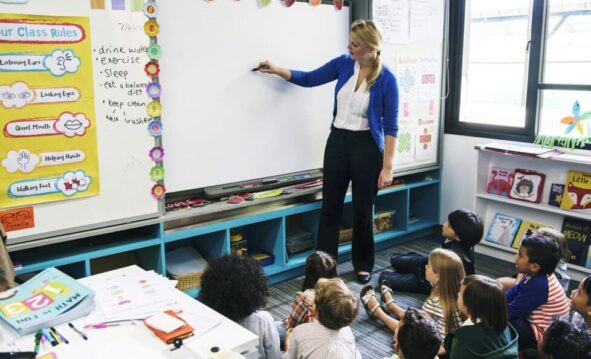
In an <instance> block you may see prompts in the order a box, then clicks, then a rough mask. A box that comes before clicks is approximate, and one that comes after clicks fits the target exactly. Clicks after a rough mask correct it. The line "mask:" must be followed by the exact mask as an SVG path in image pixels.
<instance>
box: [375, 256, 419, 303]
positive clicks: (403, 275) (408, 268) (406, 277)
mask: <svg viewBox="0 0 591 359" xmlns="http://www.w3.org/2000/svg"><path fill="white" fill-rule="evenodd" d="M428 262H429V257H427V256H425V255H422V254H420V253H414V252H409V253H393V254H392V255H391V256H390V264H392V267H393V268H394V271H393V272H392V271H383V272H382V273H381V274H380V278H378V283H380V284H381V283H382V281H384V280H385V281H387V282H388V285H389V286H390V288H392V289H394V290H399V291H404V292H413V293H423V294H429V293H431V284H430V283H429V282H427V279H426V278H425V266H426V265H427V263H428Z"/></svg>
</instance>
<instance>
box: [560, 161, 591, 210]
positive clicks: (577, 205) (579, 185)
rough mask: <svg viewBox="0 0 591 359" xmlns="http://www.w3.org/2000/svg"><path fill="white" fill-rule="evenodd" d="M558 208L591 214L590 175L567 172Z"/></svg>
mask: <svg viewBox="0 0 591 359" xmlns="http://www.w3.org/2000/svg"><path fill="white" fill-rule="evenodd" d="M560 208H562V209H571V210H572V209H582V210H587V211H590V212H591V173H584V172H580V171H568V174H567V176H566V183H565V185H564V193H563V194H562V201H561V202H560Z"/></svg>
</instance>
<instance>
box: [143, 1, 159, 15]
mask: <svg viewBox="0 0 591 359" xmlns="http://www.w3.org/2000/svg"><path fill="white" fill-rule="evenodd" d="M143 10H144V15H146V16H147V17H149V18H150V19H154V18H155V17H156V16H158V6H157V5H156V3H155V2H153V1H146V3H145V4H144V8H143Z"/></svg>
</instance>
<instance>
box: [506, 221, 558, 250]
mask: <svg viewBox="0 0 591 359" xmlns="http://www.w3.org/2000/svg"><path fill="white" fill-rule="evenodd" d="M542 227H548V228H552V227H550V226H547V225H545V224H540V223H536V222H532V221H528V220H525V219H524V220H522V221H521V225H520V226H519V229H518V230H517V233H516V234H515V238H514V239H513V244H512V245H511V247H513V248H515V249H519V246H520V245H521V241H522V240H523V239H524V238H526V237H529V236H531V235H532V234H534V231H535V230H536V229H538V228H542Z"/></svg>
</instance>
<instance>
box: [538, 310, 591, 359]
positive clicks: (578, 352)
mask: <svg viewBox="0 0 591 359" xmlns="http://www.w3.org/2000/svg"><path fill="white" fill-rule="evenodd" d="M540 346H541V349H542V352H544V354H546V355H548V356H549V357H551V358H552V359H588V358H590V357H591V331H590V330H587V328H585V327H583V326H580V325H577V324H575V323H573V322H571V321H569V320H568V319H567V318H564V319H563V318H557V319H555V320H554V321H553V322H552V323H550V326H549V327H548V329H546V332H545V333H544V338H543V340H542V343H541V345H540Z"/></svg>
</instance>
